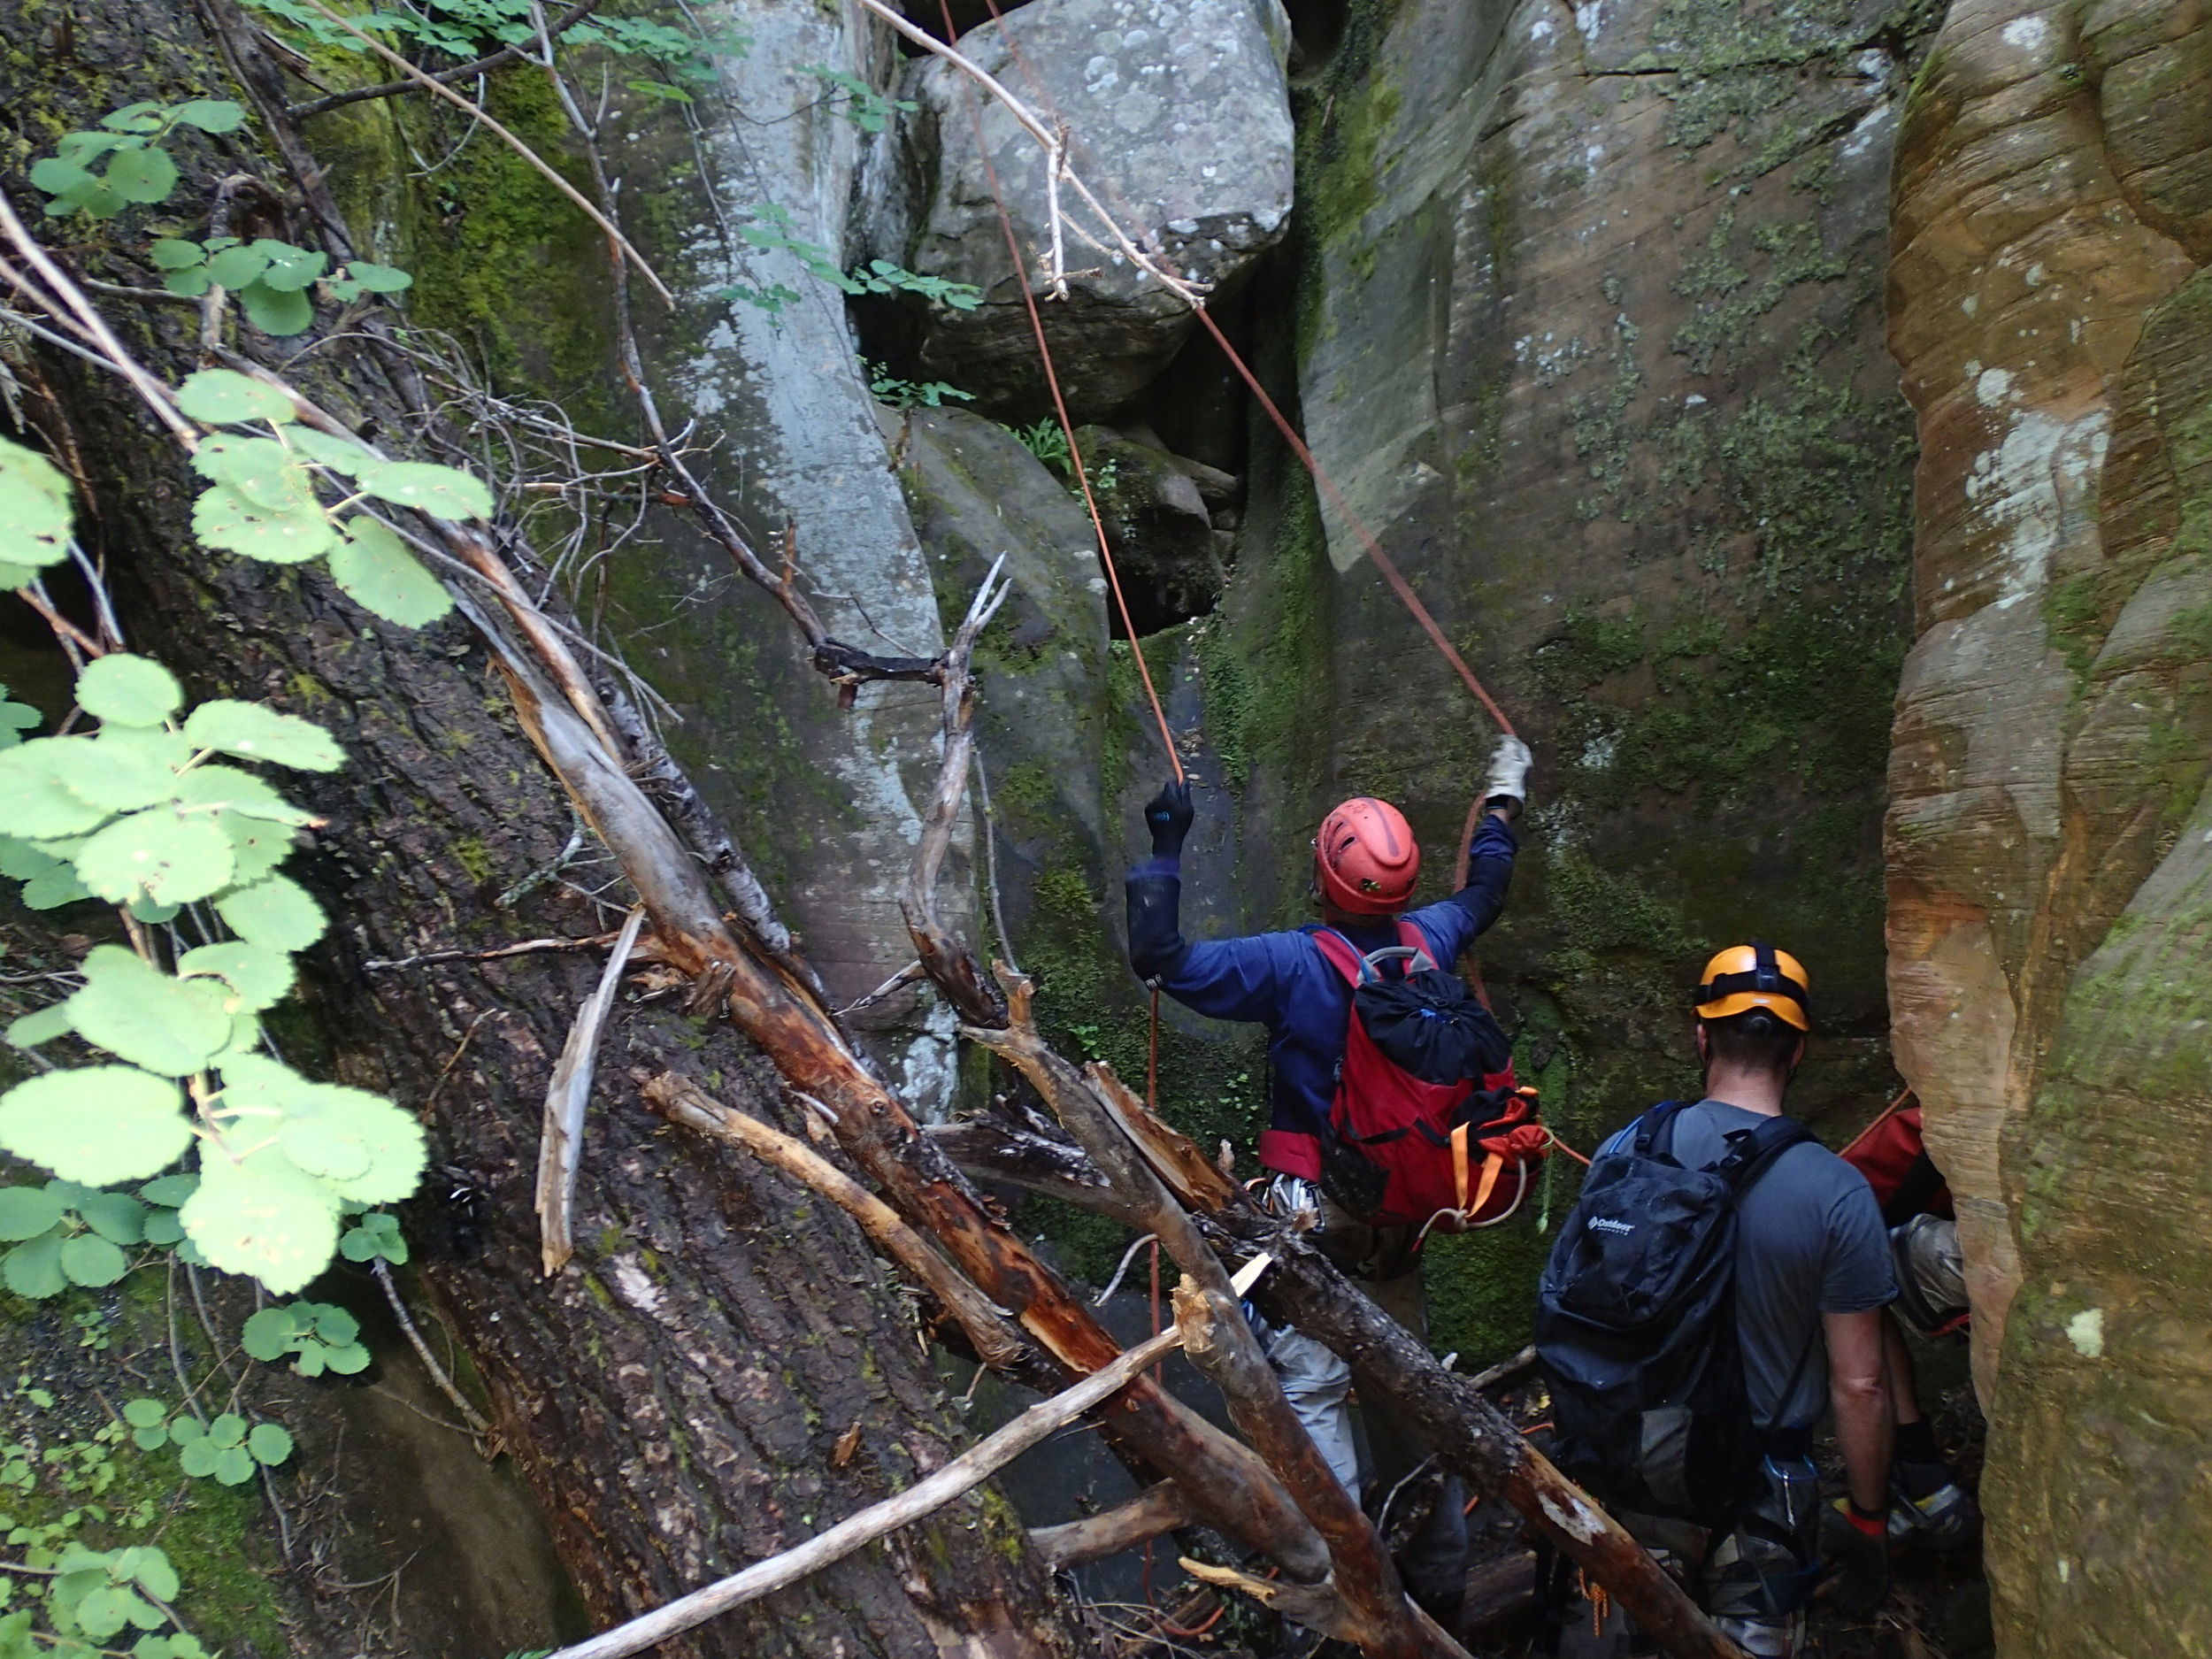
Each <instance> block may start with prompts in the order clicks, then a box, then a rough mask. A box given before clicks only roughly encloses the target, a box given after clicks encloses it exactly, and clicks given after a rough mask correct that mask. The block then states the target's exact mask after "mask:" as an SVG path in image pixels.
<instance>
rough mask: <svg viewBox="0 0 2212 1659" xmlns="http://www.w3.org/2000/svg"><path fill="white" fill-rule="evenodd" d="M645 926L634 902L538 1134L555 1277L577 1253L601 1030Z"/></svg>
mask: <svg viewBox="0 0 2212 1659" xmlns="http://www.w3.org/2000/svg"><path fill="white" fill-rule="evenodd" d="M643 926H645V907H644V906H643V905H642V904H640V905H636V906H634V907H633V908H632V910H631V911H630V914H629V918H628V919H627V920H626V921H625V922H624V923H623V924H622V936H621V937H620V938H619V939H618V940H616V941H615V947H614V949H613V951H612V952H611V954H610V955H609V956H608V957H607V965H606V968H605V969H604V970H603V972H601V973H600V975H599V987H598V989H596V990H595V991H594V992H593V993H592V994H591V997H590V1000H588V1002H585V1004H584V1005H583V1007H581V1008H580V1009H579V1010H577V1011H576V1023H575V1024H574V1025H571V1026H570V1027H569V1031H568V1041H566V1042H565V1043H564V1044H563V1045H562V1047H561V1057H560V1059H559V1060H558V1061H557V1062H556V1063H555V1064H554V1067H553V1080H552V1082H551V1083H549V1084H548V1085H547V1087H546V1091H545V1126H544V1128H543V1129H542V1130H541V1132H540V1133H539V1137H538V1191H537V1204H536V1209H537V1212H538V1253H539V1256H540V1258H541V1260H542V1261H543V1262H544V1263H545V1273H546V1277H547V1278H549V1279H550V1278H551V1277H552V1276H553V1275H554V1274H556V1273H557V1272H559V1271H561V1269H562V1268H564V1267H565V1266H567V1265H568V1258H569V1257H570V1256H573V1255H574V1254H575V1253H576V1246H575V1242H574V1240H572V1238H571V1237H570V1233H569V1211H570V1210H571V1209H572V1207H573V1206H574V1204H575V1202H576V1176H577V1172H578V1171H580V1169H581V1168H582V1166H583V1156H584V1110H585V1109H586V1108H587V1107H588V1106H589V1105H590V1104H591V1079H592V1074H593V1072H594V1071H595V1070H596V1069H597V1066H598V1061H599V1033H600V1032H601V1031H602V1030H603V1029H604V1028H605V1026H606V1024H607V1014H608V1011H609V1010H611V1009H612V1008H613V1007H614V998H615V993H616V991H618V989H619V988H620V987H621V985H622V973H623V970H624V969H626V968H627V967H628V966H629V964H630V947H631V946H633V945H634V944H636V943H637V936H638V929H640V928H641V927H643Z"/></svg>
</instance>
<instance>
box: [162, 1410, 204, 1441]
mask: <svg viewBox="0 0 2212 1659" xmlns="http://www.w3.org/2000/svg"><path fill="white" fill-rule="evenodd" d="M169 1438H170V1439H171V1440H174V1441H176V1443H177V1444H178V1445H180V1446H189V1445H191V1444H192V1442H193V1441H195V1440H205V1439H206V1438H207V1425H205V1424H204V1423H202V1422H201V1421H200V1420H199V1418H197V1417H178V1418H177V1420H176V1421H175V1422H174V1423H172V1424H171V1425H169Z"/></svg>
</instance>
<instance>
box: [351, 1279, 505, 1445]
mask: <svg viewBox="0 0 2212 1659" xmlns="http://www.w3.org/2000/svg"><path fill="white" fill-rule="evenodd" d="M369 1271H371V1272H373V1273H374V1274H375V1275H376V1282H377V1283H378V1284H380V1285H381V1286H383V1287H384V1300H385V1301H387V1302H390V1303H391V1304H392V1317H394V1318H396V1319H397V1320H398V1321H399V1328H400V1329H401V1331H403V1333H406V1337H407V1341H408V1345H409V1346H410V1347H411V1348H413V1349H414V1350H415V1357H416V1358H418V1359H419V1360H420V1361H422V1365H423V1369H424V1370H425V1371H428V1372H429V1373H430V1380H431V1381H433V1382H434V1383H436V1384H437V1385H438V1390H439V1392H440V1393H441V1394H444V1395H445V1397H446V1398H447V1399H449V1400H450V1401H452V1402H453V1403H454V1405H455V1406H456V1407H457V1409H459V1411H460V1413H461V1417H462V1419H463V1421H465V1422H466V1423H467V1425H469V1428H470V1430H471V1431H472V1432H473V1433H474V1434H475V1435H476V1436H477V1438H478V1439H479V1440H490V1439H491V1437H492V1425H490V1424H489V1423H488V1422H486V1421H485V1420H484V1416H483V1414H482V1413H481V1412H480V1411H479V1410H477V1409H476V1408H475V1407H474V1406H472V1405H471V1404H470V1403H469V1402H468V1396H467V1395H465V1394H463V1393H462V1392H461V1391H460V1390H459V1389H458V1388H457V1387H455V1386H453V1379H452V1378H450V1377H449V1376H447V1375H446V1373H445V1367H444V1366H442V1365H441V1364H439V1363H438V1362H437V1361H436V1360H435V1359H434V1358H433V1357H432V1356H431V1353H430V1345H429V1344H428V1343H427V1342H425V1341H424V1340H422V1333H421V1332H420V1331H418V1330H417V1329H415V1321H414V1319H413V1317H411V1315H410V1314H409V1313H408V1311H407V1304H406V1302H403V1300H401V1297H400V1294H399V1286H397V1285H396V1284H395V1283H394V1282H393V1280H392V1266H391V1263H388V1262H387V1261H386V1260H385V1259H384V1258H383V1257H382V1256H378V1257H377V1258H376V1259H375V1260H374V1261H373V1262H371V1263H369ZM400 1403H401V1404H402V1405H405V1404H406V1403H407V1402H405V1401H401V1402H400ZM430 1420H431V1421H432V1422H433V1423H434V1422H436V1421H437V1419H436V1418H435V1417H432V1418H431V1419H430Z"/></svg>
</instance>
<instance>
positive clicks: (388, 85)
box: [284, 0, 604, 121]
mask: <svg viewBox="0 0 2212 1659" xmlns="http://www.w3.org/2000/svg"><path fill="white" fill-rule="evenodd" d="M602 4H604V0H581V4H578V5H574V6H572V7H570V8H569V9H568V10H567V11H566V12H563V13H562V14H561V15H560V17H558V18H557V19H555V20H554V22H553V23H552V24H551V25H550V27H551V28H552V31H553V33H554V34H556V35H565V34H566V33H567V32H568V31H569V30H570V29H571V28H572V27H574V26H575V25H577V24H579V23H581V22H582V21H583V20H584V19H586V18H588V17H589V16H590V15H591V14H592V13H593V12H595V11H597V10H598V9H599V7H600V6H601V5H602ZM522 56H523V49H522V47H521V46H520V45H519V44H517V45H513V46H503V47H501V48H500V49H499V50H497V51H495V52H494V53H492V54H491V55H490V56H489V57H488V58H478V59H477V60H476V61H475V62H474V63H472V64H463V65H461V66H460V67H459V68H458V69H441V70H440V71H438V73H436V74H434V75H432V76H430V77H429V79H430V80H431V81H434V82H436V83H438V84H440V85H448V84H450V83H451V82H453V81H468V80H472V79H473V78H474V77H476V76H478V75H482V74H488V73H490V72H491V71H493V70H495V69H504V68H505V67H506V66H507V65H509V64H511V63H518V62H519V61H521V58H522ZM422 89H423V87H422V82H421V81H419V80H408V81H385V82H384V83H383V84H382V85H381V86H375V87H356V88H353V89H352V90H351V91H349V92H334V93H332V94H330V96H327V97H322V98H311V99H309V100H308V101H307V102H306V103H305V104H294V105H292V107H291V108H289V109H288V110H287V111H284V112H285V114H287V115H288V116H290V117H291V118H292V119H294V120H296V121H303V120H305V119H307V118H308V117H309V116H311V115H321V114H324V113H326V111H331V110H342V109H343V108H344V107H345V106H346V105H347V104H362V103H365V102H366V101H367V100H369V99H371V98H396V97H398V96H401V95H403V94H404V93H409V92H419V91H421V90H422Z"/></svg>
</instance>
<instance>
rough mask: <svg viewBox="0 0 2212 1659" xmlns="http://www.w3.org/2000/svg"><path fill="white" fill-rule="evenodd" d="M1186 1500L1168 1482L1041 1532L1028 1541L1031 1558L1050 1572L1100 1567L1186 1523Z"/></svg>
mask: <svg viewBox="0 0 2212 1659" xmlns="http://www.w3.org/2000/svg"><path fill="white" fill-rule="evenodd" d="M1191 1517H1192V1510H1191V1507H1190V1499H1189V1497H1188V1496H1187V1494H1185V1493H1184V1491H1183V1489H1182V1487H1180V1486H1177V1485H1176V1484H1175V1482H1173V1481H1172V1480H1163V1481H1161V1482H1160V1483H1159V1484H1158V1485H1157V1486H1148V1487H1146V1488H1145V1489H1144V1490H1143V1491H1142V1492H1140V1493H1139V1494H1137V1495H1136V1496H1135V1497H1133V1498H1132V1499H1130V1500H1129V1502H1126V1503H1123V1504H1118V1505H1116V1506H1115V1507H1114V1508H1113V1509H1107V1510H1104V1511H1102V1513H1100V1514H1097V1515H1087V1516H1085V1517H1083V1518H1082V1519H1081V1520H1079V1521H1070V1522H1068V1523H1067V1524H1066V1525H1064V1526H1041V1527H1039V1528H1037V1529H1036V1530H1035V1531H1034V1532H1031V1533H1030V1535H1029V1542H1030V1544H1031V1546H1032V1548H1034V1549H1035V1550H1036V1552H1037V1553H1038V1554H1039V1555H1042V1556H1043V1557H1044V1558H1045V1560H1046V1561H1047V1562H1048V1563H1051V1565H1052V1567H1053V1569H1054V1570H1055V1571H1058V1570H1059V1569H1061V1568H1064V1567H1080V1566H1081V1565H1083V1564H1084V1563H1086V1562H1091V1561H1102V1560H1104V1559H1105V1558H1106V1557H1107V1556H1108V1555H1118V1554H1119V1553H1120V1552H1121V1551H1123V1550H1125V1549H1127V1548H1130V1546H1132V1545H1133V1544H1141V1543H1143V1542H1144V1541H1145V1540H1148V1539H1153V1538H1157V1537H1159V1535H1160V1534H1161V1533H1163V1532H1174V1531H1176V1530H1177V1529H1178V1528H1179V1527H1184V1526H1188V1525H1190V1523H1191Z"/></svg>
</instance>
